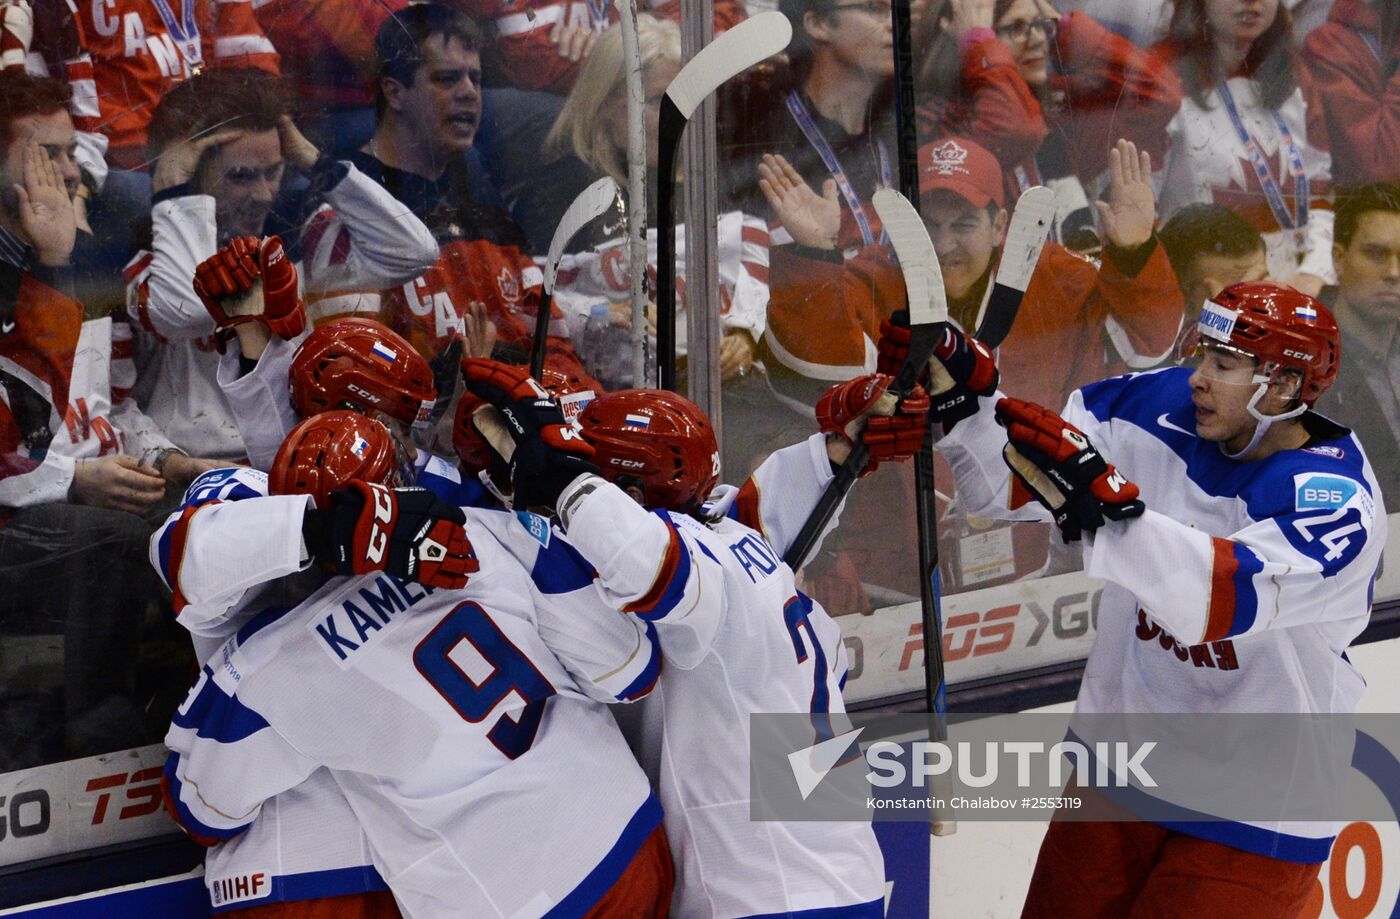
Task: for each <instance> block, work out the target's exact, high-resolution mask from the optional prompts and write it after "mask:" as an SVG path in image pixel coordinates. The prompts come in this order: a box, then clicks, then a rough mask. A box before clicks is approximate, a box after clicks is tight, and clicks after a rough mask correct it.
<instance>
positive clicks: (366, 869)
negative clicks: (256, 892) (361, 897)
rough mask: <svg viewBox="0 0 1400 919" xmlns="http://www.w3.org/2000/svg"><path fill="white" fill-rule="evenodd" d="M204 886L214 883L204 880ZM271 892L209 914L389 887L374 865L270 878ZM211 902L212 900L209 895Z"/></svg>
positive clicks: (214, 907)
mask: <svg viewBox="0 0 1400 919" xmlns="http://www.w3.org/2000/svg"><path fill="white" fill-rule="evenodd" d="M205 883H206V885H209V886H212V885H213V884H214V883H216V882H215V881H210V880H208V879H207V878H206V881H205ZM271 886H272V892H271V893H269V894H268V895H267V896H266V897H260V898H258V899H256V900H236V901H233V902H230V903H224V904H223V905H214V906H213V908H212V911H213V912H215V913H224V912H228V911H229V910H235V909H247V908H248V907H250V906H261V905H263V904H265V903H286V902H296V901H298V900H316V899H320V898H322V897H344V896H347V895H350V894H357V893H368V892H369V891H372V890H388V889H389V885H388V884H386V883H384V878H382V877H380V875H379V872H378V871H376V870H374V866H373V865H359V866H356V867H353V868H328V869H326V870H325V871H303V872H301V873H300V874H283V875H274V876H273V877H272V885H271ZM210 899H211V900H213V899H214V895H213V893H212V892H211V894H210Z"/></svg>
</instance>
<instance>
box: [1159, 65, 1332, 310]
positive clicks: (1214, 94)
mask: <svg viewBox="0 0 1400 919" xmlns="http://www.w3.org/2000/svg"><path fill="white" fill-rule="evenodd" d="M1228 85H1229V88H1230V93H1231V96H1232V98H1233V99H1234V100H1235V102H1236V104H1237V106H1238V111H1239V116H1240V121H1241V123H1242V124H1243V125H1244V127H1245V129H1246V130H1247V131H1248V132H1249V134H1250V136H1251V137H1253V138H1254V139H1255V140H1256V141H1257V142H1258V143H1259V145H1260V148H1261V152H1262V155H1263V157H1264V158H1265V160H1266V162H1267V163H1268V165H1269V169H1270V171H1271V173H1272V174H1273V176H1274V179H1275V180H1276V181H1277V182H1278V186H1279V190H1280V192H1281V193H1282V195H1283V200H1284V203H1285V205H1286V206H1287V207H1288V208H1289V209H1290V213H1293V212H1294V211H1293V209H1294V208H1296V207H1297V205H1298V199H1297V197H1296V196H1295V194H1294V192H1295V190H1296V187H1295V183H1294V179H1293V176H1292V174H1291V172H1290V168H1291V163H1290V159H1291V158H1290V156H1289V151H1288V145H1287V144H1286V143H1285V140H1284V137H1283V133H1282V132H1281V131H1280V130H1279V128H1278V123H1277V122H1276V121H1275V120H1274V114H1273V113H1272V112H1270V111H1269V110H1268V109H1266V108H1265V107H1264V105H1263V103H1262V101H1261V100H1260V98H1259V93H1258V91H1257V89H1256V88H1255V84H1254V82H1253V81H1252V80H1250V79H1248V78H1246V77H1235V78H1234V79H1231V80H1230V81H1229V84H1228ZM1206 102H1207V105H1206V107H1204V108H1202V107H1201V106H1200V105H1197V104H1196V102H1195V100H1193V99H1192V98H1191V97H1190V96H1189V95H1188V96H1187V97H1186V98H1184V99H1183V100H1182V102H1181V109H1180V110H1179V111H1178V112H1177V113H1176V115H1175V116H1174V117H1173V118H1172V120H1171V123H1170V124H1169V125H1167V134H1168V136H1169V137H1170V139H1171V147H1170V149H1169V150H1168V151H1167V154H1166V157H1165V159H1164V161H1163V164H1162V169H1161V171H1159V172H1157V173H1156V174H1155V175H1154V180H1155V182H1156V184H1157V189H1158V194H1157V213H1158V214H1160V215H1161V218H1162V219H1163V220H1167V219H1169V218H1170V217H1171V216H1172V214H1174V213H1176V212H1177V211H1178V210H1180V209H1181V208H1183V207H1185V206H1186V205H1188V204H1193V203H1197V202H1202V203H1215V204H1219V205H1222V206H1224V207H1226V208H1229V209H1230V210H1231V211H1234V212H1235V213H1236V214H1239V215H1240V216H1242V217H1244V218H1245V219H1246V220H1248V221H1249V222H1250V223H1251V224H1252V225H1253V226H1254V227H1255V229H1257V230H1259V232H1260V233H1262V234H1263V236H1264V242H1265V243H1266V244H1267V246H1268V257H1269V276H1270V277H1274V278H1278V279H1280V280H1284V281H1286V280H1288V279H1289V278H1291V277H1293V275H1294V274H1296V273H1297V272H1300V271H1304V272H1307V273H1309V274H1315V275H1317V276H1318V277H1320V278H1323V279H1324V280H1326V281H1327V282H1328V283H1329V284H1331V283H1336V273H1335V271H1334V270H1333V266H1332V224H1333V214H1332V211H1331V210H1330V205H1326V206H1324V207H1319V206H1317V205H1323V204H1325V202H1326V199H1327V198H1328V196H1329V195H1330V193H1331V184H1332V157H1331V155H1330V154H1329V153H1327V151H1326V150H1321V149H1318V148H1317V147H1314V146H1313V145H1311V144H1309V143H1308V139H1307V137H1308V131H1307V123H1306V122H1307V104H1306V103H1305V102H1304V101H1303V93H1302V90H1295V91H1294V93H1293V95H1292V96H1290V97H1289V98H1288V99H1287V100H1286V101H1285V102H1284V103H1283V105H1282V106H1280V108H1279V111H1278V118H1279V120H1281V121H1282V122H1283V124H1284V125H1286V126H1287V128H1288V131H1289V134H1290V135H1291V137H1292V138H1293V141H1294V145H1295V148H1296V150H1297V152H1298V155H1299V156H1300V158H1301V159H1302V163H1303V171H1304V173H1305V174H1306V175H1307V177H1308V181H1309V183H1310V185H1311V189H1310V197H1311V198H1312V199H1313V200H1312V201H1310V202H1309V204H1310V205H1311V209H1310V212H1309V214H1308V221H1307V225H1306V227H1305V228H1304V230H1303V232H1302V233H1295V232H1294V231H1292V230H1287V229H1283V228H1282V227H1281V225H1280V224H1279V222H1278V220H1277V219H1276V218H1275V217H1274V215H1273V213H1272V211H1271V210H1270V207H1269V204H1268V199H1267V198H1266V197H1265V194H1264V189H1263V186H1262V185H1261V184H1260V181H1259V179H1258V176H1257V174H1256V173H1255V171H1254V167H1253V165H1252V164H1251V163H1250V159H1249V155H1248V153H1247V151H1246V149H1245V147H1244V145H1243V144H1242V143H1241V142H1240V141H1239V140H1238V135H1237V134H1236V130H1235V126H1234V123H1233V122H1232V121H1231V120H1230V114H1229V110H1228V109H1227V108H1226V107H1225V106H1224V105H1223V104H1222V102H1221V98H1220V94H1219V92H1218V91H1216V90H1211V91H1210V93H1209V94H1208V96H1207V99H1206Z"/></svg>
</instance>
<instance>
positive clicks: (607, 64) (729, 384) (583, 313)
mask: <svg viewBox="0 0 1400 919" xmlns="http://www.w3.org/2000/svg"><path fill="white" fill-rule="evenodd" d="M637 38H638V44H639V45H640V47H641V56H642V83H643V90H644V93H645V96H646V129H645V133H646V138H647V151H646V154H647V172H648V178H647V183H646V186H647V194H648V197H649V198H650V197H651V196H652V195H654V194H655V189H656V177H655V168H656V158H657V130H658V121H659V118H660V106H661V98H662V96H663V95H664V94H665V92H666V87H667V86H668V85H669V84H670V82H671V80H672V78H674V77H675V75H676V74H677V73H678V72H679V71H680V66H681V37H680V29H679V28H678V27H677V26H676V24H675V23H674V22H671V21H670V20H664V19H658V18H656V17H654V16H649V15H647V14H645V13H643V14H641V15H639V16H638V17H637ZM625 70H626V67H625V61H624V59H623V51H622V30H621V28H620V27H618V26H613V27H612V28H610V29H608V30H607V31H606V32H604V33H603V34H602V36H601V37H600V38H599V39H598V41H597V43H596V44H595V45H594V46H593V50H592V52H591V53H590V54H589V55H588V60H587V61H586V62H585V63H584V65H583V69H582V70H581V71H580V72H579V78H578V80H577V82H575V83H574V87H573V89H572V90H571V91H570V93H569V97H568V99H567V100H565V102H564V108H563V110H562V111H561V112H560V114H559V119H558V120H557V121H556V122H555V123H554V128H553V130H551V131H550V133H549V137H548V138H547V139H546V140H545V151H546V154H556V155H561V156H562V155H565V154H568V153H572V154H573V155H574V156H576V157H578V158H579V159H581V160H583V162H585V163H587V164H588V166H589V167H590V168H591V169H592V170H594V171H595V172H596V173H597V174H598V175H609V176H612V177H613V178H614V179H616V180H617V182H618V184H619V185H621V186H623V187H624V188H625V187H626V185H627V88H626V84H625V82H624V75H625ZM654 209H655V201H654V200H648V201H647V210H648V212H652V211H654ZM605 229H606V230H614V231H615V232H614V235H612V236H611V237H610V238H608V239H605V240H602V241H596V240H595V243H596V244H595V245H593V246H592V247H590V248H588V249H586V250H584V251H580V252H575V253H572V254H569V255H566V256H565V257H564V259H563V261H561V262H560V270H559V286H558V287H557V288H556V289H555V292H554V302H555V303H557V304H558V305H559V307H560V309H562V310H564V312H565V314H566V315H567V316H568V317H569V322H570V327H571V329H573V330H574V345H575V348H577V349H578V350H579V353H580V354H581V355H582V356H583V359H584V362H585V363H586V364H587V365H588V366H589V370H590V372H592V373H593V374H594V375H595V376H596V377H598V379H599V380H601V381H602V382H603V383H604V385H606V386H609V387H610V388H611V387H614V386H620V385H631V384H632V379H631V359H630V354H631V349H630V344H629V342H630V334H631V332H630V326H631V313H632V306H631V302H630V297H629V290H630V286H629V283H628V272H627V246H626V237H625V235H624V234H623V232H622V231H623V228H622V227H621V226H617V227H614V226H613V225H611V224H609V225H607V226H606V227H605ZM647 247H648V253H649V255H648V258H649V264H648V266H647V270H648V273H649V274H651V275H652V276H653V277H654V276H655V266H656V231H655V228H654V227H650V226H649V227H648V230H647ZM676 250H677V251H676V261H677V269H678V272H679V273H680V274H682V275H683V272H684V268H685V264H684V259H685V232H684V227H683V226H682V227H677V231H676ZM719 279H720V292H719V303H718V304H716V308H717V309H718V310H719V314H720V320H721V323H722V324H723V329H724V334H723V337H722V338H721V340H720V374H721V376H722V377H723V378H724V381H725V383H726V395H728V394H729V393H730V391H731V390H733V389H735V387H736V386H746V385H747V384H748V383H749V381H750V380H752V378H753V377H754V375H755V374H758V373H761V371H762V368H761V367H758V368H756V367H755V366H754V352H755V343H756V341H757V339H758V338H759V337H760V336H761V335H762V334H763V328H764V319H765V315H766V312H767V309H768V225H767V224H766V223H765V222H764V221H763V220H762V219H760V218H758V217H753V216H749V215H745V214H744V213H742V212H740V211H729V212H727V213H723V214H721V215H720V217H719ZM676 285H677V294H678V297H677V299H678V301H679V304H680V307H679V308H680V309H682V310H684V309H685V308H686V298H685V279H684V277H683V276H679V277H678V278H677V282H676ZM653 314H654V311H653ZM650 325H651V321H650V319H649V321H648V326H650ZM676 327H677V337H678V342H677V346H678V349H679V351H680V353H681V354H684V353H685V322H684V321H683V320H680V321H678V322H677V324H676ZM648 331H649V332H651V331H652V330H651V329H650V328H648ZM727 433H728V429H727ZM736 439H737V438H732V437H726V438H725V441H726V445H728V444H729V443H730V442H731V441H733V440H736ZM726 459H727V460H728V459H734V460H735V461H736V462H738V461H739V460H738V458H737V457H730V456H729V454H728V453H726ZM727 471H728V474H730V475H733V474H737V473H741V472H742V471H745V470H739V469H736V468H734V467H730V468H729V470H727Z"/></svg>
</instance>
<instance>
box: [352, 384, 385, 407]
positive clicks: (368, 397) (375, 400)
mask: <svg viewBox="0 0 1400 919" xmlns="http://www.w3.org/2000/svg"><path fill="white" fill-rule="evenodd" d="M346 389H348V390H350V391H351V392H352V393H354V394H355V395H357V396H359V397H360V398H361V399H364V400H365V401H366V402H368V403H369V404H370V405H378V404H379V403H380V402H382V401H383V400H382V399H380V398H379V397H378V396H376V395H375V394H374V393H372V392H370V391H368V390H365V389H361V388H360V387H358V386H356V385H355V384H354V383H351V384H349V385H348V386H346Z"/></svg>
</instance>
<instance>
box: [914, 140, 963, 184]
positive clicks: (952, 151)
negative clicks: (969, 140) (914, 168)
mask: <svg viewBox="0 0 1400 919" xmlns="http://www.w3.org/2000/svg"><path fill="white" fill-rule="evenodd" d="M966 163H967V148H966V147H964V146H963V145H962V144H960V143H958V142H957V141H955V140H950V141H947V142H945V143H941V144H939V145H938V146H937V147H934V148H933V150H932V152H930V153H929V161H928V167H927V168H926V169H925V170H924V171H925V172H928V173H930V174H932V175H939V176H950V175H956V174H958V173H961V174H962V175H970V174H971V173H969V172H968V169H967V166H966V165H965V164H966Z"/></svg>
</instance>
